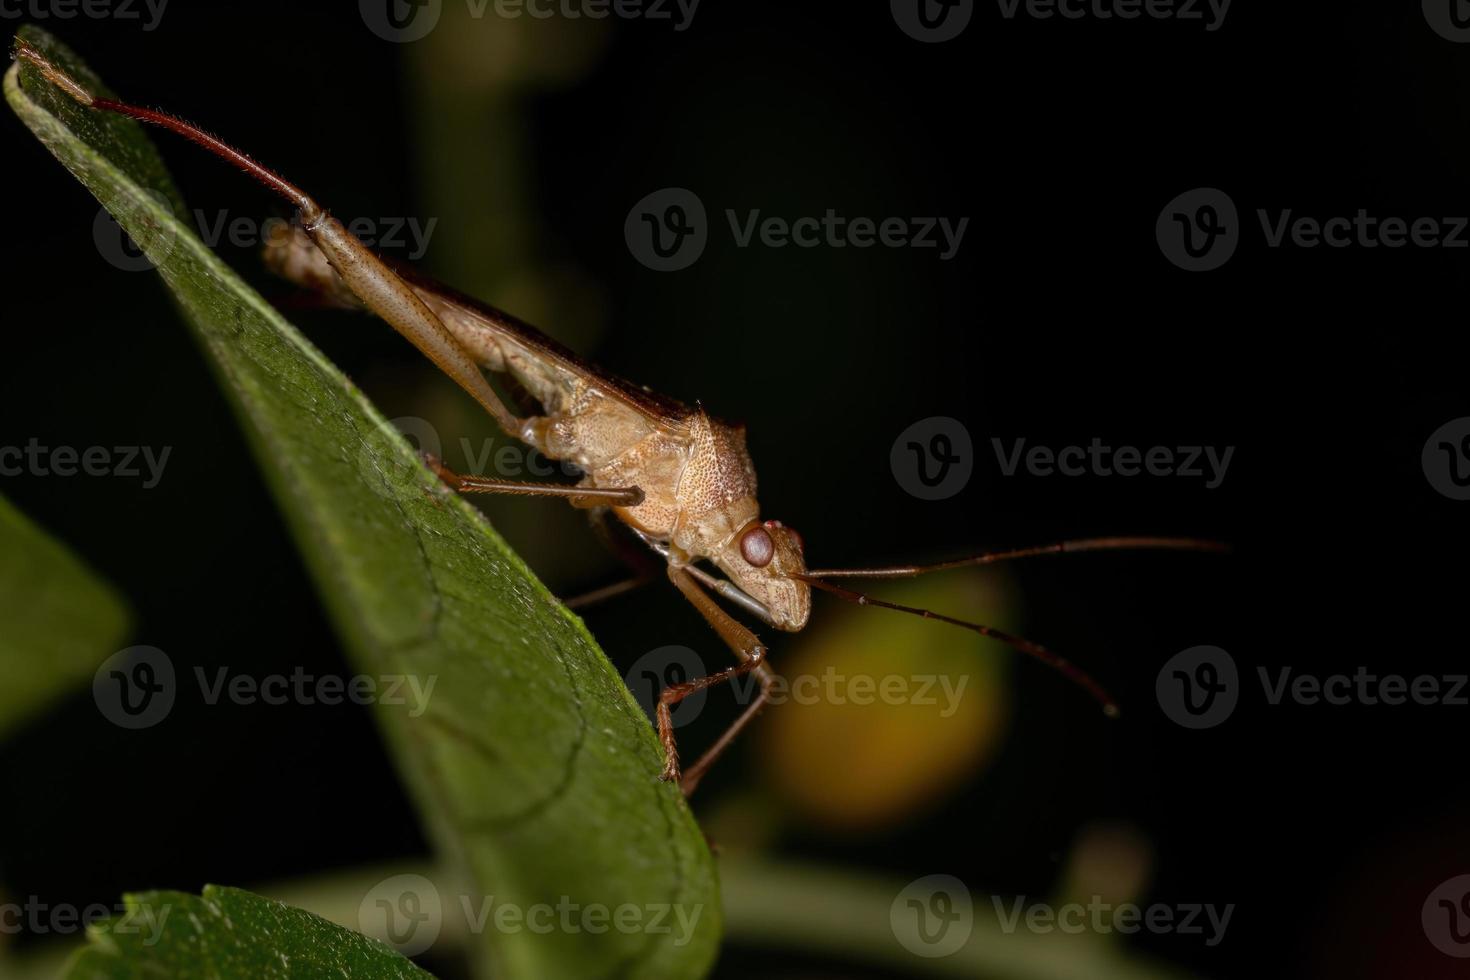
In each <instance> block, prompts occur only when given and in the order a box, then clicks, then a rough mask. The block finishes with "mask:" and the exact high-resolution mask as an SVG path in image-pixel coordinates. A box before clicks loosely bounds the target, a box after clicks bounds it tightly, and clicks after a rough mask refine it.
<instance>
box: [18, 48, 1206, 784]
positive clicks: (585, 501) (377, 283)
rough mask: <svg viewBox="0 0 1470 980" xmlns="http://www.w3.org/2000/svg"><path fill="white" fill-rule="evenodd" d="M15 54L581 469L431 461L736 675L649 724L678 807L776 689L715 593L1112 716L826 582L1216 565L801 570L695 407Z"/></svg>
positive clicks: (728, 437)
mask: <svg viewBox="0 0 1470 980" xmlns="http://www.w3.org/2000/svg"><path fill="white" fill-rule="evenodd" d="M16 56H17V57H19V58H21V59H24V60H25V61H28V62H30V63H31V64H32V65H34V66H35V67H36V69H38V70H39V71H40V73H41V75H42V76H43V77H44V78H46V79H47V80H48V81H50V82H51V83H52V84H54V85H56V86H57V87H59V88H60V89H62V90H63V91H65V92H66V93H67V94H68V95H70V96H71V97H72V98H73V99H75V100H76V101H78V102H80V103H81V104H83V105H85V106H89V107H91V108H93V109H97V110H102V111H106V112H115V113H120V114H122V115H124V116H130V117H132V118H133V119H137V120H139V121H141V122H145V123H151V124H153V125H156V126H161V127H163V128H165V129H169V130H172V131H173V132H175V133H179V134H180V135H182V136H185V137H187V138H188V139H190V140H193V141H194V142H195V143H198V144H200V145H201V146H203V147H205V148H206V149H208V150H210V151H211V152H213V153H215V154H217V155H218V156H220V157H223V158H224V159H226V160H228V161H230V162H232V163H234V164H236V165H237V166H239V167H240V168H241V169H243V170H244V171H245V172H246V173H247V174H249V175H250V176H252V177H254V178H255V179H256V180H258V181H259V182H260V183H262V184H264V185H265V186H266V187H268V188H270V189H271V190H273V191H275V192H276V193H277V194H279V195H280V196H281V197H283V198H285V199H286V200H287V201H289V202H290V203H291V204H292V205H294V206H295V208H296V209H297V213H298V216H299V219H300V220H299V226H293V228H292V229H291V230H290V231H289V232H287V233H285V234H281V235H277V236H276V237H274V238H273V239H272V241H271V242H270V243H269V244H268V246H267V249H266V261H267V264H268V265H270V267H271V268H272V269H274V270H275V271H276V272H277V273H279V274H281V275H282V276H284V277H285V278H287V279H289V280H291V281H293V282H295V283H298V284H300V285H302V286H305V287H308V288H311V289H314V290H317V291H318V292H320V293H322V294H323V295H324V296H326V297H327V298H329V299H330V300H332V301H334V302H335V303H337V304H339V305H344V306H352V307H358V308H362V309H366V310H368V311H371V312H372V313H375V314H377V315H378V316H379V317H381V318H382V319H384V320H386V321H387V322H388V323H389V324H390V325H391V326H392V327H393V328H394V329H396V330H397V331H398V332H399V333H401V334H402V335H403V336H404V337H406V338H408V340H409V341H410V342H411V343H413V345H414V346H415V347H417V348H418V349H419V350H420V351H422V352H423V353H424V354H425V355H426V356H427V357H428V358H429V359H430V360H431V361H433V362H434V364H435V365H437V366H438V367H439V369H440V370H442V371H443V372H444V373H445V374H447V375H449V376H450V377H451V378H453V379H454V380H455V381H456V382H457V383H458V384H459V385H460V386H461V387H462V388H464V389H465V391H467V392H469V394H470V395H471V396H472V397H473V398H474V399H475V400H476V401H478V402H479V403H480V404H481V405H482V406H484V408H485V410H486V411H487V412H489V413H490V414H491V415H492V416H493V417H494V418H495V420H496V422H498V423H499V424H500V426H501V428H503V429H504V430H505V431H506V432H507V433H508V434H509V435H511V436H512V437H514V438H516V439H519V440H521V441H522V442H525V443H526V444H528V445H530V446H532V447H534V448H535V449H537V450H539V451H540V452H541V453H543V454H544V455H545V456H547V457H548V458H550V459H554V460H564V461H568V462H571V463H573V464H575V465H576V466H577V467H578V468H579V469H580V470H581V471H582V473H583V476H582V478H581V480H580V482H578V483H577V484H575V485H568V484H556V483H528V482H520V481H507V480H495V479H487V478H484V477H479V476H461V475H459V474H456V473H454V472H452V471H450V470H449V469H448V468H447V467H445V466H444V465H443V464H441V463H440V462H439V461H438V460H433V459H430V460H429V464H430V465H431V466H432V467H433V468H434V469H435V471H436V472H437V473H439V475H440V476H441V477H442V478H443V479H444V481H445V482H446V483H447V484H448V485H449V486H450V487H452V488H454V489H455V490H457V491H459V492H461V493H503V494H519V495H525V496H546V497H560V498H562V499H564V500H567V501H568V502H570V503H571V504H572V506H574V507H579V508H584V509H589V510H591V511H592V512H593V514H594V515H595V516H597V517H599V518H605V517H606V516H607V515H608V514H611V515H612V516H613V517H616V518H617V519H618V520H619V521H621V522H623V524H625V525H626V526H627V527H628V528H630V529H631V530H632V532H633V534H635V535H636V536H637V537H638V538H639V539H641V540H642V541H643V542H644V543H645V544H646V545H647V546H648V547H649V548H651V549H652V550H653V551H654V552H656V553H657V554H658V555H659V556H660V557H661V558H662V559H663V560H664V563H665V567H666V573H667V575H668V578H669V581H671V582H672V583H673V584H674V586H675V587H676V588H677V589H678V590H679V591H680V592H681V593H683V595H684V597H685V598H686V599H688V600H689V602H690V603H691V604H693V606H694V607H695V608H696V609H698V610H699V612H700V614H701V615H702V616H703V617H704V618H705V620H706V621H707V622H708V623H709V625H710V626H711V627H713V628H714V630H715V632H717V633H718V634H719V635H720V638H721V639H722V640H724V642H725V643H726V644H727V645H728V646H729V647H730V649H731V650H732V651H733V652H734V654H735V656H736V658H737V659H738V660H739V663H738V665H736V666H734V667H731V668H729V669H728V670H723V671H720V672H719V673H716V674H711V675H710V676H708V677H703V678H698V679H695V680H691V681H688V682H686V683H682V684H673V685H670V686H668V687H667V688H665V689H664V691H663V692H662V694H661V695H660V697H659V702H658V706H657V710H656V719H657V723H658V732H659V738H660V739H661V740H662V742H663V746H664V753H665V763H664V769H663V772H662V774H661V778H663V779H665V780H679V782H680V785H681V787H682V788H683V791H684V792H685V793H686V794H687V793H690V792H692V791H693V790H694V788H695V786H696V785H697V784H698V783H699V780H700V778H701V777H702V776H703V775H704V774H705V772H706V771H708V769H709V767H710V765H711V763H713V762H714V760H715V759H716V758H717V757H718V756H719V755H720V753H722V752H723V751H724V750H725V748H726V747H727V746H729V744H730V742H731V741H732V740H733V739H734V738H735V736H736V735H738V734H739V733H740V731H741V730H742V729H744V728H745V726H746V725H748V724H749V723H750V721H751V720H752V719H753V718H754V717H755V715H756V714H757V712H759V711H760V709H761V707H762V706H763V705H764V704H765V702H766V700H767V698H768V697H769V695H770V688H771V684H772V682H773V680H774V675H773V674H772V673H771V668H770V666H769V665H768V664H767V663H766V647H765V646H764V645H763V644H762V643H761V641H760V640H759V639H757V637H756V635H755V634H754V633H752V632H751V631H750V630H749V629H747V628H746V627H745V626H743V625H741V623H739V622H738V621H737V620H736V619H734V617H732V616H731V615H730V614H729V613H727V612H726V611H725V610H724V609H723V608H722V607H721V606H720V605H719V604H718V603H717V602H715V600H714V598H713V597H712V595H711V593H713V594H714V595H718V596H720V597H722V598H724V599H725V600H726V601H728V602H730V603H731V604H732V605H734V606H737V607H739V608H740V609H742V610H744V611H745V612H747V613H749V614H750V615H753V616H754V617H755V618H757V619H759V620H761V621H762V622H764V623H766V624H768V625H770V626H772V627H775V628H776V629H778V630H784V631H787V632H795V631H797V630H800V629H802V628H803V627H804V626H805V625H806V623H807V619H808V617H809V616H810V614H811V590H812V589H813V588H816V589H820V590H823V591H825V592H829V593H831V594H833V595H836V596H838V597H839V598H842V599H845V600H847V601H849V602H854V603H857V604H859V605H872V606H879V607H882V608H886V609H897V610H899V611H901V612H907V613H912V614H914V615H917V616H923V617H926V618H929V619H935V620H938V621H940V622H945V623H950V624H952V625H955V626H960V627H963V628H965V629H969V630H973V631H975V632H977V633H980V634H982V635H984V636H989V637H993V638H994V639H997V640H1000V641H1001V642H1003V643H1007V644H1009V645H1010V646H1012V647H1014V648H1016V649H1017V650H1020V651H1022V652H1024V653H1026V654H1028V655H1030V656H1032V657H1035V658H1036V659H1038V660H1041V661H1042V662H1044V663H1046V664H1048V665H1050V666H1052V667H1054V668H1056V669H1057V670H1059V671H1061V672H1062V673H1063V674H1065V675H1066V676H1067V677H1069V678H1070V679H1071V680H1072V681H1074V682H1075V683H1077V684H1079V685H1081V686H1082V687H1083V688H1085V689H1086V690H1087V691H1088V692H1089V693H1090V694H1091V695H1092V696H1093V697H1094V698H1096V699H1097V700H1098V702H1099V703H1101V704H1102V706H1103V709H1104V711H1105V712H1106V713H1107V714H1109V715H1110V716H1114V715H1116V714H1117V705H1116V704H1115V702H1114V701H1113V699H1112V698H1111V697H1110V696H1109V695H1108V694H1107V692H1106V691H1104V690H1103V688H1102V687H1101V686H1100V685H1099V684H1098V683H1097V682H1096V681H1094V680H1093V679H1092V678H1091V677H1090V676H1088V675H1087V674H1086V673H1084V672H1083V671H1082V670H1080V669H1079V668H1077V667H1076V666H1074V665H1072V664H1071V663H1069V662H1068V661H1066V660H1064V659H1063V658H1061V657H1059V656H1057V655H1056V654H1054V653H1052V652H1051V651H1049V650H1047V649H1045V648H1044V647H1041V646H1039V645H1037V644H1035V643H1032V642H1030V641H1028V640H1024V639H1021V638H1019V637H1015V636H1010V635H1008V634H1006V633H1003V632H1001V631H999V630H996V629H993V628H991V627H988V626H983V625H980V624H979V623H971V622H967V621H965V620H961V619H955V618H952V617H949V616H943V615H940V614H938V613H934V612H930V611H929V610H926V609H917V608H913V607H909V606H901V605H897V604H895V603H889V602H884V601H882V600H879V599H873V598H870V597H868V596H865V595H863V594H862V593H859V592H854V591H852V590H850V589H847V588H844V587H842V586H839V585H836V584H834V583H833V582H831V581H829V580H830V579H836V578H843V577H846V578H870V579H880V578H907V577H912V576H916V575H922V574H925V573H927V572H935V571H942V570H945V569H953V568H961V567H964V566H970V565H985V564H991V563H994V562H998V561H1003V560H1008V559H1013V558H1021V557H1029V556H1034V555H1047V554H1060V553H1063V552H1077V551H1101V550H1119V549H1174V550H1195V551H1219V550H1223V546H1221V545H1219V544H1218V543H1215V542H1211V541H1201V540H1197V539H1191V538H1170V537H1109V538H1090V539H1084V540H1078V541H1068V542H1063V543H1060V544H1053V545H1045V546H1042V547H1036V548H1022V549H1017V550H1013V551H1003V552H993V553H987V554H981V555H973V556H970V557H967V558H961V559H957V560H955V561H948V562H943V563H941V564H936V565H927V566H925V565H911V566H899V567H891V568H854V569H809V568H807V566H806V558H805V553H804V545H803V543H802V539H801V536H800V535H799V534H797V533H796V531H795V530H793V529H792V528H790V527H787V526H785V525H783V524H782V523H781V522H780V521H773V520H766V521H762V520H761V519H760V507H759V505H758V504H757V503H756V496H755V495H756V477H755V467H754V465H753V464H752V462H751V459H750V455H749V454H748V453H747V452H746V448H745V432H744V429H743V428H741V427H738V426H731V425H728V424H726V423H724V422H721V421H720V420H718V419H716V418H714V417H713V416H711V415H709V414H708V413H706V412H705V411H704V409H703V408H701V407H695V408H690V407H689V406H687V405H683V404H681V403H679V402H676V401H673V400H671V399H668V398H664V397H661V396H659V395H655V394H653V393H652V392H649V391H647V390H646V389H643V388H640V387H638V386H636V385H633V384H630V383H628V382H626V381H623V380H621V379H618V378H615V377H612V376H610V375H608V374H606V373H605V372H603V371H601V370H599V369H598V368H597V367H595V366H594V365H591V364H588V363H587V362H585V361H583V360H581V359H580V358H578V357H577V356H576V355H574V354H572V353H571V352H570V351H568V350H566V349H565V348H563V347H562V346H561V345H559V344H557V343H556V342H555V341H553V340H551V339H550V338H548V337H546V336H545V335H543V334H542V333H540V332H539V331H537V330H536V329H534V328H533V327H530V326H528V325H526V324H524V323H522V322H521V321H519V320H517V319H516V318H514V317H512V316H510V315H508V314H506V313H503V312H501V311H500V310H497V309H495V308H493V307H490V306H487V305H485V304H483V303H480V302H477V301H475V300H473V299H470V298H469V297H466V296H463V295H460V294H459V293H456V292H454V291H453V290H452V289H449V288H447V287H445V286H443V285H441V284H439V283H437V282H434V281H432V280H430V279H428V278H426V277H424V276H422V275H419V274H418V273H415V272H413V271H412V270H410V269H407V268H405V267H402V266H399V265H398V264H396V263H393V264H390V263H388V262H386V261H385V260H383V259H381V258H379V257H378V256H377V255H375V254H374V253H373V252H372V251H371V250H370V249H368V248H367V247H366V246H365V245H363V244H362V242H360V241H359V240H358V239H357V238H356V237H355V236H353V235H352V234H351V233H350V232H349V231H347V229H346V228H345V227H344V226H343V225H342V224H341V223H340V222H339V221H337V220H336V219H335V218H333V217H332V216H331V215H330V214H328V213H327V211H326V210H325V209H323V208H322V207H321V206H320V205H318V204H317V203H316V201H314V200H313V199H312V198H311V197H310V196H308V195H307V194H306V193H305V192H304V191H302V190H301V189H300V188H298V187H296V186H295V185H294V184H291V183H290V182H289V181H287V180H285V179H284V178H282V177H281V176H280V175H278V174H276V173H275V172H273V171H271V170H269V169H267V168H265V167H263V166H261V165H260V164H258V163H256V162H255V161H254V160H252V159H251V158H250V157H248V156H246V155H245V154H244V153H241V152H240V151H238V150H236V149H234V148H233V147H230V146H228V145H227V144H225V143H223V142H221V141H220V140H218V139H216V138H215V137H213V136H210V135H209V134H207V133H205V132H203V131H202V130H200V129H198V128H197V127H195V126H193V125H191V124H190V123H187V122H185V121H183V120H182V119H179V118H177V117H174V116H170V115H166V114H164V113H162V112H157V111H154V110H152V109H145V108H141V107H139V106H134V105H128V104H126V103H121V102H116V101H113V100H110V99H100V98H95V97H94V96H92V95H91V94H90V93H88V92H87V91H86V90H85V89H84V88H83V87H82V86H81V85H80V84H78V83H77V82H76V81H75V80H74V79H72V78H71V77H70V76H68V75H67V74H66V73H65V72H63V71H61V70H60V69H59V68H57V67H56V66H55V65H53V64H52V63H51V62H50V61H49V60H48V59H47V58H46V57H45V55H43V54H42V53H40V52H39V51H37V50H36V49H35V48H33V47H31V46H30V45H28V44H26V42H24V41H20V40H18V41H17V42H16ZM485 371H490V372H492V373H494V374H498V375H505V376H509V377H510V378H511V379H513V381H514V382H515V383H516V384H518V385H519V386H521V387H522V388H523V389H524V390H525V392H526V393H527V394H529V396H530V397H531V398H533V399H534V400H535V402H536V403H537V404H538V405H539V409H540V411H539V414H527V415H525V416H520V415H517V414H515V413H514V412H512V411H511V410H510V409H509V408H508V407H507V406H506V404H505V403H504V402H503V401H502V400H501V398H500V396H499V395H498V394H497V393H496V392H495V390H494V389H493V388H492V387H491V386H490V384H489V383H488V381H487V380H486V377H485V374H484V372H485ZM702 561H704V562H709V563H710V564H712V565H714V566H715V568H717V569H718V570H719V571H721V572H723V573H724V575H725V577H724V578H720V577H717V576H715V575H712V574H710V572H709V571H707V570H705V569H704V568H701V567H700V565H699V564H698V563H699V562H702ZM618 591H622V587H621V586H619V587H612V588H609V589H605V590H601V593H600V595H599V596H598V597H604V596H606V595H610V594H614V593H616V592H618ZM587 598H588V599H590V598H593V597H587ZM745 674H753V675H754V676H755V677H756V679H757V680H758V681H759V683H760V690H759V692H758V693H757V694H756V696H755V697H754V698H753V699H752V701H751V703H750V704H749V705H748V706H747V707H746V708H745V710H744V711H743V712H742V713H741V714H740V716H739V717H738V718H737V719H736V720H735V722H734V723H733V724H731V725H730V727H729V728H728V729H727V730H726V731H725V733H724V734H723V735H721V736H720V738H719V739H718V740H717V741H716V742H715V744H714V745H713V746H712V747H710V748H709V749H708V750H707V751H706V752H705V753H704V755H703V756H701V757H700V759H699V760H698V761H697V762H695V764H694V765H693V766H691V767H689V768H688V769H686V770H683V771H682V774H681V770H680V766H679V753H678V750H677V748H676V746H675V744H674V734H673V724H672V721H671V715H670V709H671V706H672V705H674V704H677V703H678V702H679V701H681V700H682V699H684V698H685V697H688V696H689V695H690V694H693V693H694V692H696V691H699V690H703V689H705V688H708V687H712V686H714V685H717V684H721V683H724V682H727V681H730V680H733V679H735V678H737V677H741V676H743V675H745Z"/></svg>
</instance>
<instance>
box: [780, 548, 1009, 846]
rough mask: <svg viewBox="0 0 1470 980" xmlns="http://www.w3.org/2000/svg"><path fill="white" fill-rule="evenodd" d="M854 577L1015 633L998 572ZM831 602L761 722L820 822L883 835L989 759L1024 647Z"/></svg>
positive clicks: (800, 802) (784, 780) (803, 807)
mask: <svg viewBox="0 0 1470 980" xmlns="http://www.w3.org/2000/svg"><path fill="white" fill-rule="evenodd" d="M854 584H855V585H857V586H858V587H861V588H863V589H864V590H865V591H868V592H869V593H870V594H872V595H873V596H874V597H875V598H882V599H887V600H890V601H894V602H900V603H904V604H906V605H914V606H922V607H925V608H929V609H933V610H935V611H938V612H945V613H949V614H951V615H955V616H959V617H960V618H963V619H971V620H975V621H978V622H981V623H985V624H987V625H990V626H995V627H997V628H1000V629H1003V630H1011V629H1013V628H1014V627H1013V621H1014V620H1015V618H1016V616H1015V613H1014V610H1013V603H1012V601H1011V595H1010V590H1009V588H1008V587H1007V584H1006V579H1005V578H1004V577H1003V576H1002V575H1001V574H999V573H997V572H995V571H994V570H986V571H979V570H975V571H965V572H952V573H948V574H945V575H942V576H938V577H936V578H933V579H930V580H927V581H911V582H903V583H883V584H877V583H874V584H872V585H871V586H870V585H869V583H854ZM818 602H819V603H820V605H821V608H820V609H819V610H818V611H817V613H816V615H814V617H813V622H812V625H811V626H810V627H808V629H807V630H806V632H805V633H803V634H799V635H798V636H797V637H796V638H795V640H794V642H793V643H792V644H791V645H790V646H789V647H787V648H786V649H784V650H782V649H779V648H778V650H777V651H776V654H775V658H774V659H773V664H774V665H775V667H776V670H777V671H778V672H779V673H780V674H781V675H782V678H783V681H782V686H781V688H779V689H778V690H779V694H780V696H779V697H778V699H777V703H776V704H775V705H774V706H773V707H772V708H770V709H769V711H768V712H767V715H766V717H765V718H763V719H762V723H761V724H760V725H758V726H756V729H755V730H756V731H757V732H758V738H759V748H760V750H761V758H762V761H763V763H764V765H765V768H766V770H767V772H768V773H769V774H770V777H771V779H772V781H773V783H774V785H775V788H776V790H777V792H778V793H779V794H780V796H781V797H782V799H784V800H786V801H787V802H788V803H790V804H791V805H793V806H795V807H796V808H797V809H798V810H799V811H801V813H802V815H803V817H804V818H805V819H806V820H807V821H808V822H816V823H819V824H821V825H823V826H825V827H826V828H828V829H830V830H834V831H839V832H844V833H853V834H863V833H869V832H873V831H877V830H881V829H883V828H886V827H888V826H891V825H893V824H895V823H898V822H900V821H902V820H904V819H905V818H906V817H908V816H909V815H910V814H912V813H914V812H915V811H918V810H921V809H923V808H924V807H926V806H928V805H931V804H933V803H934V802H935V801H937V800H939V799H940V798H942V797H943V796H944V795H945V794H947V793H948V792H950V791H951V790H953V789H954V788H955V787H957V786H959V785H962V784H963V783H964V782H966V781H967V780H968V779H970V778H971V777H972V776H973V775H974V774H975V773H976V772H977V771H979V770H981V769H982V768H983V767H984V766H985V765H986V764H987V763H989V761H990V760H991V759H992V757H993V756H994V754H995V751H996V748H997V746H998V745H999V743H1000V740H1001V737H1002V735H1003V734H1004V733H1005V730H1006V726H1007V724H1008V721H1009V702H1010V692H1009V686H1008V685H1007V683H1006V671H1007V667H1008V664H1009V662H1010V659H1011V658H1012V657H1013V656H1015V654H1014V652H1013V651H1011V650H1010V649H1008V648H1007V647H1006V646H1004V645H1003V644H1000V643H998V642H996V641H994V640H988V639H986V638H984V637H982V636H979V635H978V634H974V633H970V632H968V631H966V630H962V629H958V628H956V627H953V626H947V625H944V624H942V623H937V622H933V621H930V620H923V619H919V618H918V617H915V616H905V615H903V614H901V613H896V612H890V611H885V610H880V609H872V608H858V607H856V606H845V605H844V604H842V603H840V602H837V601H835V600H829V601H827V602H821V600H820V598H819V599H818Z"/></svg>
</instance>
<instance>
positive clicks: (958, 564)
mask: <svg viewBox="0 0 1470 980" xmlns="http://www.w3.org/2000/svg"><path fill="white" fill-rule="evenodd" d="M1229 550H1230V546H1229V545H1227V544H1225V543H1223V542H1220V541H1209V540H1206V539H1203V538H1170V537H1148V536H1143V537H1111V538H1079V539H1076V540H1073V541H1058V542H1057V543H1055V544H1043V545H1035V546H1033V547H1030V548H1012V549H1009V550H1007V551H987V552H983V553H981V554H978V555H970V556H969V557H966V558H956V559H954V560H952V561H942V562H936V563H935V564H932V565H889V566H885V567H881V568H813V569H808V570H807V573H806V574H807V576H808V577H809V578H872V579H893V578H915V577H916V576H919V575H927V574H929V573H930V572H947V571H949V570H951V569H955V568H971V567H973V566H976V565H993V564H995V563H997V562H1002V561H1010V560H1012V559H1015V558H1033V557H1036V556H1038V555H1066V554H1077V553H1080V552H1084V551H1204V552H1216V553H1221V552H1227V551H1229Z"/></svg>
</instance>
